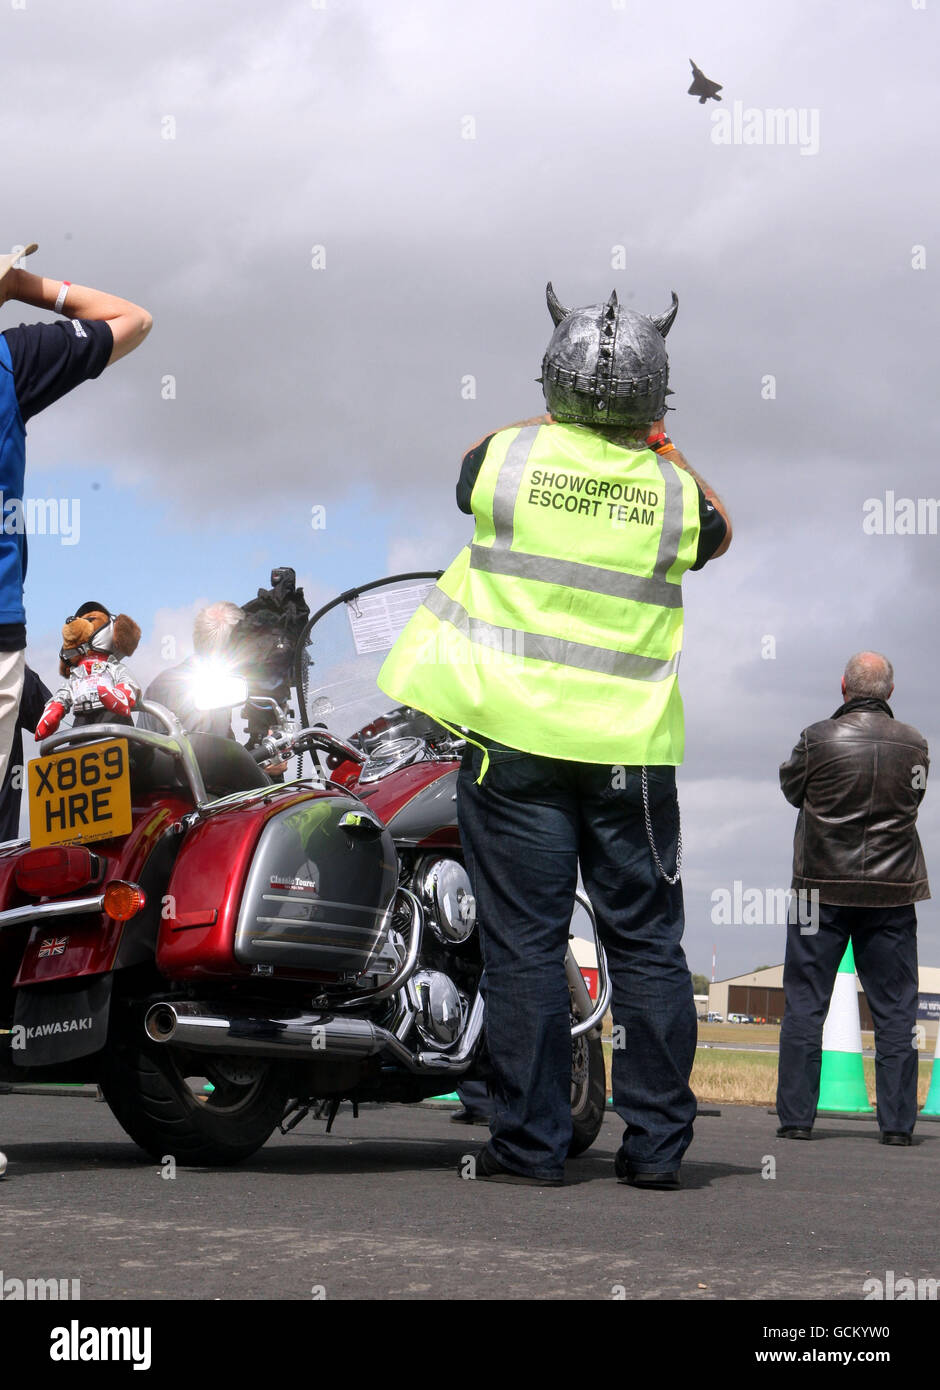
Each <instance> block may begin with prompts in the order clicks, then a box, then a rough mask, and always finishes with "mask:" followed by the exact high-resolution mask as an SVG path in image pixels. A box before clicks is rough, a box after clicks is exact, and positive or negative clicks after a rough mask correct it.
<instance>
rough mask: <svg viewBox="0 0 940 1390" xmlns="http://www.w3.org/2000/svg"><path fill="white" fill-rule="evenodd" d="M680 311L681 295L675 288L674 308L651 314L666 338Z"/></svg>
mask: <svg viewBox="0 0 940 1390" xmlns="http://www.w3.org/2000/svg"><path fill="white" fill-rule="evenodd" d="M678 312H679V296H678V295H677V294H676V292H675V290H673V292H672V308H671V309H667V310H666V312H665V313H664V314H659V315H656V314H650V318H651V319H652V320H653V322H654V323H655V325H656V327H657V328H658V329H659V331H660V333H661V334H662V336H663V337H664V338H665V336H666V334H667V333H668V332H669V330H670V328H671V327H672V325H673V322H674V320H675V317H676V314H677V313H678Z"/></svg>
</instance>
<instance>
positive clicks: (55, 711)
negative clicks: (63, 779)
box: [36, 603, 141, 741]
mask: <svg viewBox="0 0 940 1390" xmlns="http://www.w3.org/2000/svg"><path fill="white" fill-rule="evenodd" d="M139 642H140V628H139V627H138V626H137V624H136V623H135V622H134V620H133V618H129V617H128V616H127V614H126V613H118V614H117V615H116V616H115V615H114V614H111V613H109V612H108V610H107V609H106V608H103V607H102V606H101V605H100V604H91V603H86V604H83V605H82V607H81V608H80V609H79V610H78V613H77V614H76V615H75V616H74V617H71V618H67V619H66V622H65V626H64V627H63V628H62V649H61V651H60V652H59V674H60V675H61V676H63V677H65V682H64V684H63V685H60V686H59V688H58V690H56V691H55V693H54V694H53V696H52V698H51V699H50V700H49V701H48V703H47V704H46V708H45V709H44V710H43V712H42V719H40V721H39V723H38V725H37V726H36V739H37V741H38V740H40V739H44V738H46V737H47V736H48V735H49V734H54V733H55V731H56V729H57V728H58V727H59V725H60V724H61V722H62V719H63V716H64V715H65V714H67V713H68V711H69V710H72V712H73V715H74V718H73V720H72V724H73V727H79V726H81V725H83V724H100V723H102V722H104V723H109V722H115V723H121V724H130V723H131V722H132V721H131V718H130V712H131V710H132V709H133V708H134V706H135V705H136V704H137V702H138V700H139V699H140V693H141V692H140V686H139V685H138V683H137V681H135V679H134V677H133V676H132V675H131V673H130V671H129V670H128V669H127V667H126V666H125V665H124V664H123V660H122V658H123V657H126V656H133V654H134V652H135V651H136V650H137V645H138V643H139Z"/></svg>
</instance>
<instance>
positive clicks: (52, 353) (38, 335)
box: [3, 319, 114, 424]
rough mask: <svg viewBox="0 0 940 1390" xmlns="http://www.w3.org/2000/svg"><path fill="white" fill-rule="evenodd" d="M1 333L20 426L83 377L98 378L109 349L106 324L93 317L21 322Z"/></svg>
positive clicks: (111, 343) (111, 336)
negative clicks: (10, 359) (10, 370)
mask: <svg viewBox="0 0 940 1390" xmlns="http://www.w3.org/2000/svg"><path fill="white" fill-rule="evenodd" d="M3 336H4V337H5V338H6V340H7V346H8V347H9V349H10V357H11V358H12V361H13V385H14V387H15V389H16V399H17V401H18V402H19V407H20V414H21V415H22V417H23V423H24V424H25V423H26V421H27V420H29V419H30V418H31V417H32V416H33V415H38V414H39V412H40V411H41V410H45V409H46V406H49V405H52V404H53V402H54V401H57V400H59V399H60V398H61V397H62V396H65V395H67V394H68V392H69V391H72V390H74V389H75V387H76V386H80V385H81V383H82V382H83V381H90V380H92V379H93V378H94V377H97V376H100V375H101V373H102V372H103V371H104V369H105V367H106V366H107V365H108V360H109V359H110V357H111V353H112V352H113V350H114V334H113V333H112V332H111V326H110V324H107V323H104V322H102V321H101V320H98V319H56V321H55V323H30V324H26V323H21V324H20V326H19V328H8V329H7V330H6V332H5V333H4V335H3Z"/></svg>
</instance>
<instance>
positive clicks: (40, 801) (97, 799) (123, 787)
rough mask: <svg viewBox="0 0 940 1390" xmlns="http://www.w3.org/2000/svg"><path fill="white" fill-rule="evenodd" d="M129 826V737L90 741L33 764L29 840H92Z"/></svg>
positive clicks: (35, 846) (120, 832) (38, 843)
mask: <svg viewBox="0 0 940 1390" xmlns="http://www.w3.org/2000/svg"><path fill="white" fill-rule="evenodd" d="M130 829H131V777H130V769H129V767H128V761H127V739H124V738H116V739H109V740H108V741H107V742H106V743H90V744H86V745H85V747H83V748H76V749H74V750H72V751H70V752H68V753H53V754H51V756H50V757H48V758H37V759H36V761H35V762H32V763H30V764H29V842H30V845H31V846H32V847H33V849H39V848H41V847H42V846H44V845H70V844H88V843H89V842H90V841H92V840H108V839H111V837H112V836H115V835H127V834H128V833H129V832H130Z"/></svg>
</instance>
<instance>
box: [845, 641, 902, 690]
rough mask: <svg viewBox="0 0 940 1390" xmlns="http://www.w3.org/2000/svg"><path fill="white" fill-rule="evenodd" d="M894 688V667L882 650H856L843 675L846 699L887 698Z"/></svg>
mask: <svg viewBox="0 0 940 1390" xmlns="http://www.w3.org/2000/svg"><path fill="white" fill-rule="evenodd" d="M893 689H894V667H893V666H892V665H891V662H890V661H889V660H888V658H887V657H886V656H882V655H881V653H880V652H856V653H855V655H854V656H852V657H849V660H848V664H847V665H846V668H845V675H844V676H843V677H842V694H843V697H844V698H845V699H846V700H861V699H866V698H867V699H870V700H871V699H874V700H887V699H888V698H889V696H890V694H891V692H892V690H893Z"/></svg>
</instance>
